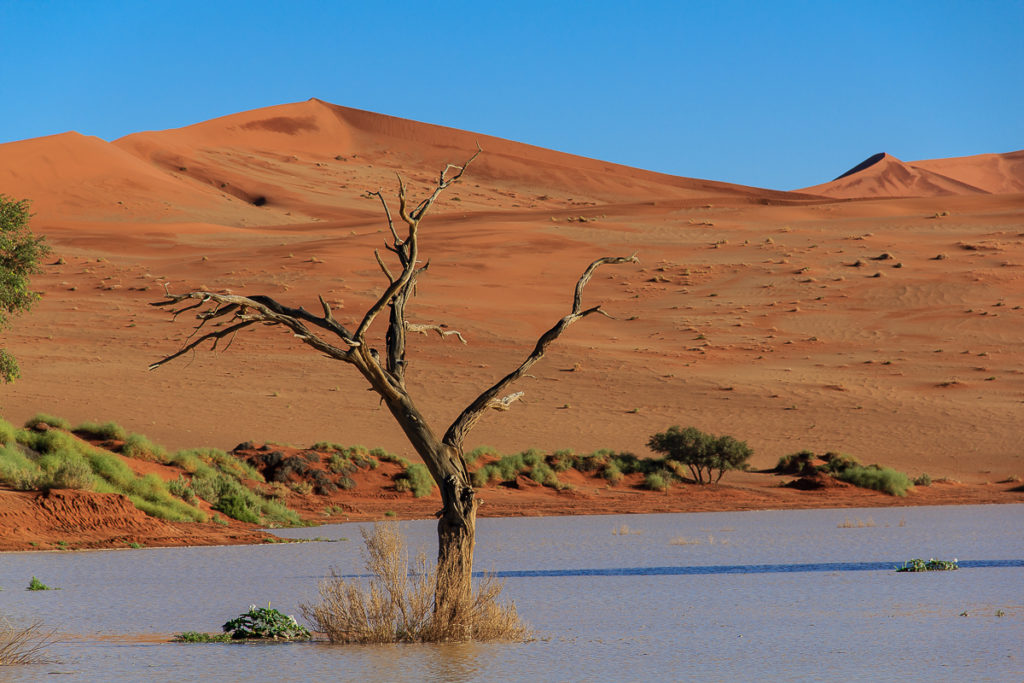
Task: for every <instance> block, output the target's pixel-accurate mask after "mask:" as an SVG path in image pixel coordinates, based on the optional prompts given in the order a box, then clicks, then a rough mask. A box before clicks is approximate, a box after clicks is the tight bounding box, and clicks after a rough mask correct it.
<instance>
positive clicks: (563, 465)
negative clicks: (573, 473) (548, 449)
mask: <svg viewBox="0 0 1024 683" xmlns="http://www.w3.org/2000/svg"><path fill="white" fill-rule="evenodd" d="M547 463H548V466H549V467H551V469H553V470H554V471H555V472H568V471H569V470H571V469H572V468H573V467H574V466H575V465H576V456H575V455H574V454H573V452H572V451H570V450H560V451H555V452H554V453H552V454H551V455H549V456H548V457H547Z"/></svg>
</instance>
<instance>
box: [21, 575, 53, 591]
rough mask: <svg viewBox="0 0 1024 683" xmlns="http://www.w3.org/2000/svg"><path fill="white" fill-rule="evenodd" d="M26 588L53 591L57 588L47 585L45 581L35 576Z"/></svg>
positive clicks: (28, 589)
mask: <svg viewBox="0 0 1024 683" xmlns="http://www.w3.org/2000/svg"><path fill="white" fill-rule="evenodd" d="M25 590H27V591H52V590H55V589H54V588H52V587H50V586H47V585H46V584H45V583H43V582H42V581H40V580H39V579H37V578H36V577H34V576H33V577H32V580H31V581H29V583H28V588H26V589H25Z"/></svg>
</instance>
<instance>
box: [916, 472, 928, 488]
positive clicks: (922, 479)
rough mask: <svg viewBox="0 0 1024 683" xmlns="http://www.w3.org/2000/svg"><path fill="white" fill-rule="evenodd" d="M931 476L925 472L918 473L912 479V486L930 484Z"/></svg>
mask: <svg viewBox="0 0 1024 683" xmlns="http://www.w3.org/2000/svg"><path fill="white" fill-rule="evenodd" d="M931 485H932V478H931V475H929V474H928V473H927V472H925V473H923V474H921V475H919V476H918V477H916V478H915V479H914V486H931Z"/></svg>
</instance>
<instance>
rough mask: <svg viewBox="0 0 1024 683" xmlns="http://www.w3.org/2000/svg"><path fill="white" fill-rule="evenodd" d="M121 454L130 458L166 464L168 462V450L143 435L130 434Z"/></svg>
mask: <svg viewBox="0 0 1024 683" xmlns="http://www.w3.org/2000/svg"><path fill="white" fill-rule="evenodd" d="M121 452H122V453H124V454H125V455H126V456H128V457H129V458H139V459H141V460H153V461H156V462H164V461H165V460H167V449H165V448H164V447H163V446H160V445H158V444H155V443H153V442H152V441H150V440H149V439H147V438H146V437H145V436H143V435H142V434H129V435H128V438H127V439H125V441H124V446H122V447H121Z"/></svg>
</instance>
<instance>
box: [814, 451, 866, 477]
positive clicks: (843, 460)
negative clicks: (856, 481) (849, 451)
mask: <svg viewBox="0 0 1024 683" xmlns="http://www.w3.org/2000/svg"><path fill="white" fill-rule="evenodd" d="M821 459H822V460H824V461H825V464H824V465H822V466H821V468H820V469H821V471H822V472H825V473H826V474H832V475H839V474H840V473H841V472H843V471H844V470H848V469H850V468H852V467H860V466H861V464H860V463H859V462H858V461H857V459H856V458H854V457H853V456H851V455H845V454H843V453H833V452H828V453H826V454H825V455H823V456H821Z"/></svg>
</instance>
